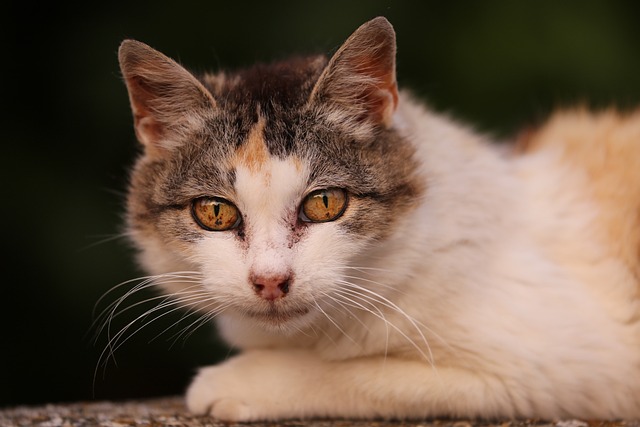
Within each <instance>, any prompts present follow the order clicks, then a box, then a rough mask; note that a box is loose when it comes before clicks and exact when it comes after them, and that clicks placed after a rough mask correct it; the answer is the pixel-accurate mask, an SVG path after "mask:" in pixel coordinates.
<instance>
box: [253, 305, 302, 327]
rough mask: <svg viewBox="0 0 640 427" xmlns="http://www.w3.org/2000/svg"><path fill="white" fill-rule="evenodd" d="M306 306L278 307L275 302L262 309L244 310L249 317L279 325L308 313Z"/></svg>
mask: <svg viewBox="0 0 640 427" xmlns="http://www.w3.org/2000/svg"><path fill="white" fill-rule="evenodd" d="M309 311H310V309H309V308H308V307H286V308H285V307H280V306H278V305H276V304H269V306H268V307H267V308H265V309H264V310H249V311H247V312H246V314H247V315H249V317H252V318H254V319H256V320H260V321H263V322H267V323H270V324H275V325H281V324H283V323H287V322H290V321H292V320H294V319H298V318H300V317H302V316H305V315H307V314H309Z"/></svg>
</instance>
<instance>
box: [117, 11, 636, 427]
mask: <svg viewBox="0 0 640 427" xmlns="http://www.w3.org/2000/svg"><path fill="white" fill-rule="evenodd" d="M395 53H396V41H395V32H394V29H393V27H392V26H391V24H390V23H389V22H388V21H387V20H386V19H385V18H383V17H378V18H375V19H373V20H371V21H369V22H366V23H365V24H363V25H362V26H361V27H359V28H358V29H357V30H356V31H355V32H354V33H353V34H352V35H351V36H350V37H349V38H348V39H347V40H346V41H345V43H344V44H343V45H342V46H341V47H340V48H339V49H338V50H337V51H336V52H335V54H334V55H332V56H331V57H330V58H327V57H325V56H321V55H320V56H308V57H295V58H292V59H290V60H285V61H281V62H275V63H272V64H258V65H255V66H253V67H249V68H246V69H242V70H239V71H235V72H219V73H217V74H204V75H200V76H197V75H194V74H191V73H190V72H189V71H187V70H186V69H185V68H183V67H182V66H181V65H179V64H178V63H177V62H175V61H173V60H172V59H169V58H168V57H166V56H164V55H163V54H161V53H159V52H157V51H156V50H154V49H152V48H150V47H149V46H147V45H145V44H143V43H141V42H138V41H134V40H125V41H124V42H123V43H122V45H121V47H120V50H119V61H120V65H121V70H122V74H123V77H124V81H125V83H126V86H127V88H128V93H129V98H130V103H131V108H132V111H133V117H134V128H135V134H136V136H137V139H138V140H139V141H140V142H141V144H142V147H143V151H142V153H141V155H140V156H139V158H138V160H137V163H136V164H135V167H134V168H133V171H132V174H131V180H130V188H129V195H128V201H127V212H128V213H127V224H128V234H129V235H130V237H131V240H132V241H133V243H134V245H135V247H136V248H137V250H138V253H139V261H140V263H141V265H142V266H143V267H144V268H145V269H146V270H148V271H149V272H150V273H151V274H153V275H154V276H153V278H154V283H155V284H157V285H158V286H159V287H160V288H161V289H163V292H164V293H165V294H166V295H168V296H170V297H172V298H174V299H175V301H176V302H178V303H180V304H182V305H184V306H185V307H186V308H190V309H194V310H198V311H199V313H201V315H202V316H203V319H213V318H215V321H216V323H217V325H218V328H219V331H220V334H221V336H222V337H223V338H224V339H225V340H226V341H227V342H228V344H229V345H230V346H232V347H233V348H236V349H240V350H241V351H240V353H239V354H238V355H236V356H233V357H231V358H229V359H228V360H226V361H224V362H223V363H221V364H219V365H217V366H212V367H205V368H203V369H201V370H200V371H199V373H197V375H196V376H195V379H194V380H193V382H192V384H191V386H190V387H189V388H188V390H187V393H186V403H187V406H188V408H189V409H190V410H191V411H193V412H194V413H198V414H210V415H212V416H213V417H215V418H217V419H220V420H224V421H254V420H282V419H290V418H313V417H331V418H364V419H374V418H388V419H422V418H425V417H434V416H454V417H458V416H461V417H483V418H489V417H491V418H493V417H509V418H510V417H540V418H547V419H553V418H561V417H579V418H600V419H611V418H638V417H640V111H636V112H626V113H620V112H617V111H615V110H613V109H611V110H605V111H600V112H590V111H588V110H587V109H586V108H577V109H574V110H566V111H560V112H557V113H555V114H553V115H552V116H551V118H549V120H548V121H547V122H546V123H544V124H542V125H541V126H539V127H537V128H535V129H532V130H529V131H527V132H523V133H522V134H521V135H520V136H519V137H517V138H514V143H513V145H512V146H509V147H508V148H506V147H505V146H504V145H501V146H498V145H497V144H495V143H494V142H493V141H491V140H490V139H489V138H488V137H486V136H482V135H478V134H476V133H475V132H474V131H472V130H471V129H470V128H468V127H466V126H463V125H460V124H458V123H456V122H455V121H453V120H452V119H450V118H448V117H443V116H442V115H439V114H437V113H434V112H432V111H430V110H428V109H427V107H425V106H424V105H423V104H422V103H421V102H419V101H417V100H416V99H415V98H414V97H412V96H411V95H410V94H409V93H407V92H404V91H399V90H398V87H397V83H396V72H395Z"/></svg>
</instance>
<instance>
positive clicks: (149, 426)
mask: <svg viewBox="0 0 640 427" xmlns="http://www.w3.org/2000/svg"><path fill="white" fill-rule="evenodd" d="M235 425H237V426H242V425H250V426H252V427H263V426H269V427H279V426H281V427H365V426H372V427H400V426H407V427H418V426H420V427H529V426H534V427H640V420H639V421H607V422H603V421H582V420H563V421H542V420H492V421H478V420H460V419H429V420H423V421H412V422H401V421H360V420H312V421H296V420H290V421H283V422H279V423H272V422H269V423H251V424H235ZM0 426H2V427H20V426H38V427H91V426H100V427H130V426H136V427H159V426H170V427H205V426H206V427H218V426H219V427H227V426H228V424H224V423H220V422H217V421H215V420H214V419H212V418H210V417H199V416H194V415H191V414H189V413H188V412H187V410H186V408H185V406H184V403H183V401H182V399H181V398H177V397H176V398H167V399H156V400H148V401H139V402H87V403H74V404H60V405H45V406H37V407H28V406H23V407H15V408H7V409H2V410H0Z"/></svg>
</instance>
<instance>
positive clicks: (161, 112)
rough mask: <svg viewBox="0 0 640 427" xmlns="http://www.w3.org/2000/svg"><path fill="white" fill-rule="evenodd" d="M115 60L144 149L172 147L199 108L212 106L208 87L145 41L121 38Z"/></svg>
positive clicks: (156, 149)
mask: <svg viewBox="0 0 640 427" xmlns="http://www.w3.org/2000/svg"><path fill="white" fill-rule="evenodd" d="M118 60H119V61H120V69H121V71H122V75H123V76H124V80H125V83H126V85H127V89H128V91H129V100H130V102H131V110H132V112H133V120H134V126H135V132H136V136H137V138H138V140H139V141H140V142H141V143H142V144H143V145H144V146H145V150H147V153H160V152H162V151H164V150H167V149H171V148H173V147H174V146H175V145H176V144H177V142H176V139H178V138H177V137H178V136H179V134H180V133H181V131H184V130H186V127H188V125H189V123H192V122H193V119H194V118H196V117H198V112H199V111H203V110H205V109H211V108H214V107H215V100H214V99H213V97H212V96H211V94H210V93H209V91H208V90H207V89H206V88H205V87H204V86H203V85H202V84H201V83H200V82H199V81H198V80H197V79H196V78H195V77H194V76H193V75H192V74H191V73H189V72H188V71H187V70H186V69H185V68H184V67H182V66H181V65H180V64H178V63H177V62H176V61H174V60H173V59H171V58H169V57H167V56H165V55H163V54H162V53H160V52H158V51H157V50H155V49H153V48H151V47H149V46H147V45H146V44H144V43H141V42H138V41H135V40H125V41H123V42H122V44H121V45H120V49H119V50H118Z"/></svg>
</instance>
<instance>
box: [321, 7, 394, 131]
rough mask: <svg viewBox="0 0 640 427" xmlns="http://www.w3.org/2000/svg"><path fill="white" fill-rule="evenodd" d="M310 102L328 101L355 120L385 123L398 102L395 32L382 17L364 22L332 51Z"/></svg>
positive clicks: (385, 124) (387, 123)
mask: <svg viewBox="0 0 640 427" xmlns="http://www.w3.org/2000/svg"><path fill="white" fill-rule="evenodd" d="M310 101H311V102H329V103H333V104H334V105H336V106H337V107H338V108H339V109H340V110H341V111H344V112H345V113H346V114H348V115H350V117H351V118H355V119H356V120H359V121H363V120H364V121H371V122H374V123H375V124H382V125H383V126H386V127H389V126H391V123H392V117H393V113H394V112H395V110H396V107H397V106H398V86H397V83H396V36H395V31H394V30H393V27H392V26H391V24H390V23H389V21H387V19H386V18H384V17H378V18H374V19H372V20H371V21H368V22H366V23H364V24H363V25H362V26H360V28H358V29H357V30H356V31H355V32H354V33H353V34H352V35H351V37H349V38H348V39H347V41H345V42H344V44H343V45H342V46H341V47H340V49H339V50H338V51H337V52H336V53H335V54H334V55H333V57H332V58H331V60H330V61H329V64H328V65H327V67H326V68H325V70H324V71H323V73H322V75H321V76H320V78H319V80H318V82H317V83H316V85H315V87H314V89H313V91H312V93H311V100H310Z"/></svg>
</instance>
